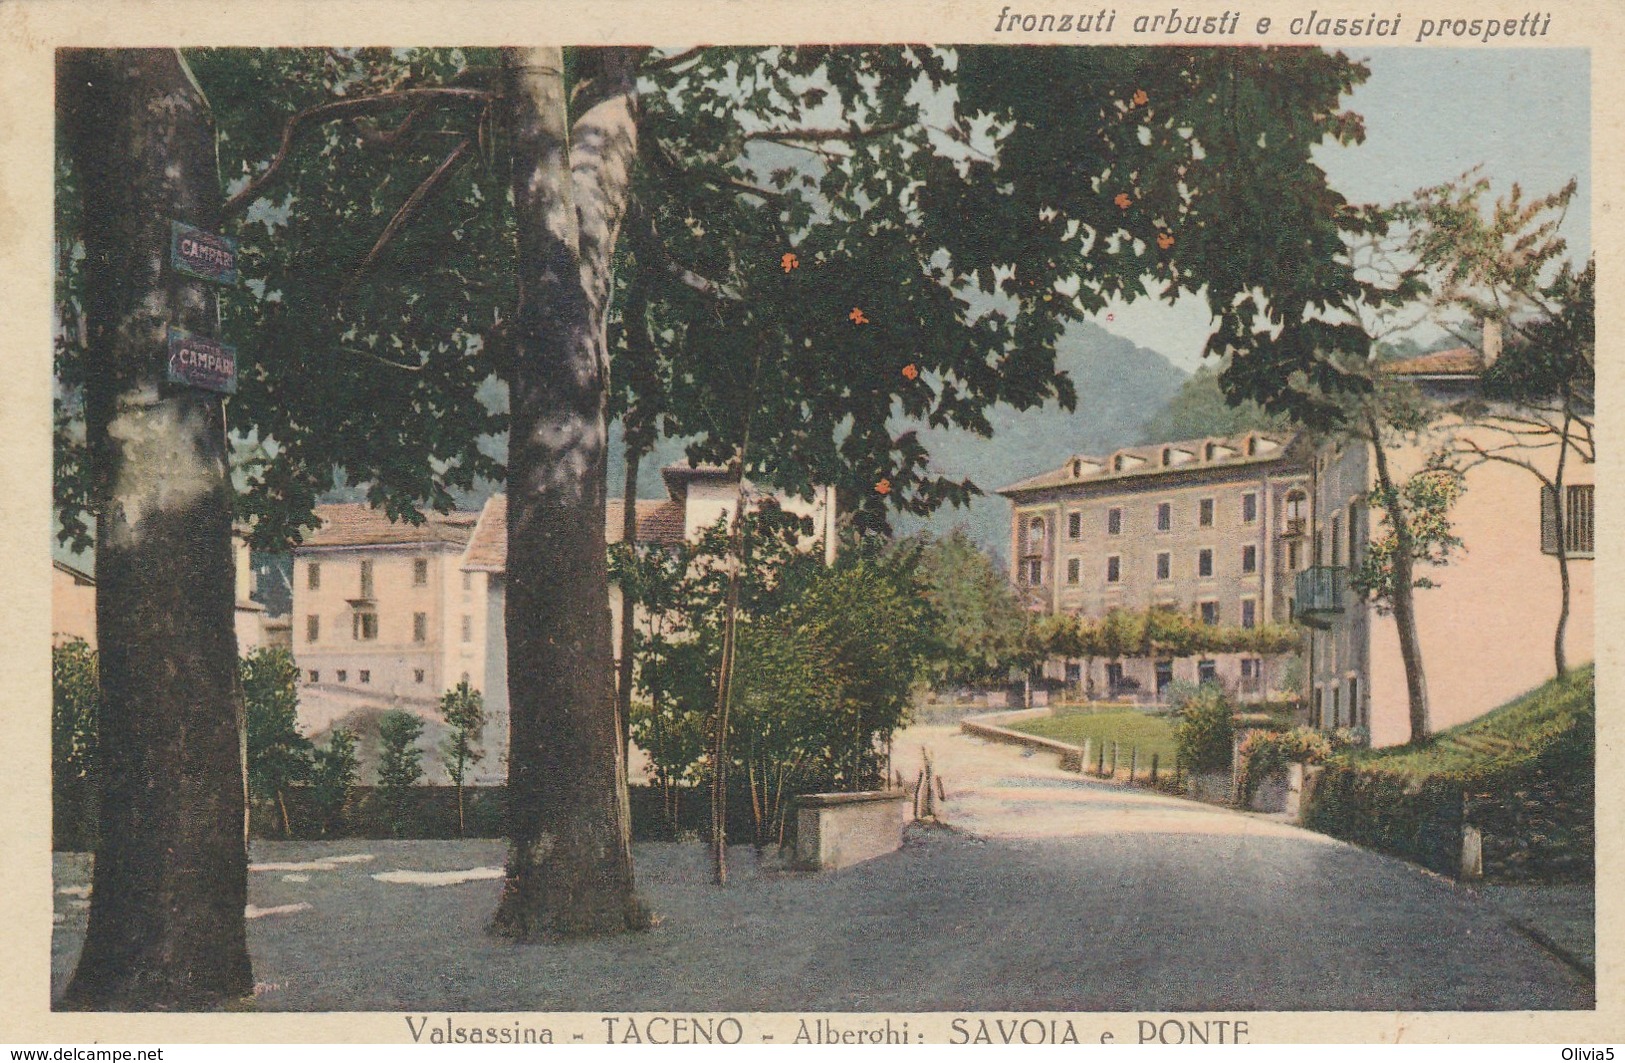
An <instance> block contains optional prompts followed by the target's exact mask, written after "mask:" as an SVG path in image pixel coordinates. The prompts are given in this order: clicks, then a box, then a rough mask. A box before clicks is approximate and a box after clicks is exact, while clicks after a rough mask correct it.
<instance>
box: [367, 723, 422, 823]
mask: <svg viewBox="0 0 1625 1063" xmlns="http://www.w3.org/2000/svg"><path fill="white" fill-rule="evenodd" d="M422 734H423V721H422V720H420V719H419V718H418V717H417V716H415V715H413V714H412V713H410V712H406V711H403V710H401V709H392V710H390V711H389V712H386V713H384V715H383V716H381V717H380V718H379V720H378V796H379V797H380V798H381V799H382V800H383V802H384V807H385V808H386V809H388V810H389V818H390V822H391V823H392V824H393V825H394V826H395V827H396V829H397V830H398V829H399V827H400V824H401V822H402V820H403V819H404V817H405V814H406V806H407V802H408V801H409V800H410V796H409V791H410V790H411V789H412V787H414V786H416V785H417V784H418V782H419V781H420V780H422V778H423V750H422V748H420V747H419V746H418V744H417V741H418V738H419V737H420V736H421V735H422Z"/></svg>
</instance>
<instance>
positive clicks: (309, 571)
mask: <svg viewBox="0 0 1625 1063" xmlns="http://www.w3.org/2000/svg"><path fill="white" fill-rule="evenodd" d="M305 589H306V590H312V591H319V590H321V589H322V566H321V565H319V564H317V563H316V562H315V561H312V562H311V563H310V564H309V565H306V566H305Z"/></svg>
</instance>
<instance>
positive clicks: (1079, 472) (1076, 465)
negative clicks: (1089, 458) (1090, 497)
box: [1072, 461, 1083, 480]
mask: <svg viewBox="0 0 1625 1063" xmlns="http://www.w3.org/2000/svg"><path fill="white" fill-rule="evenodd" d="M1082 476H1083V462H1081V461H1073V462H1072V478H1073V479H1074V480H1077V479H1080V478H1082Z"/></svg>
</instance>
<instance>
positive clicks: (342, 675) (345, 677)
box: [339, 668, 350, 683]
mask: <svg viewBox="0 0 1625 1063" xmlns="http://www.w3.org/2000/svg"><path fill="white" fill-rule="evenodd" d="M349 681H350V673H349V672H346V671H345V670H344V669H342V668H340V669H339V682H341V683H348V682H349Z"/></svg>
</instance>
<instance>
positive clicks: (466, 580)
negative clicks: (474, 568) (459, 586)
mask: <svg viewBox="0 0 1625 1063" xmlns="http://www.w3.org/2000/svg"><path fill="white" fill-rule="evenodd" d="M473 589H474V573H472V572H464V573H463V590H465V591H471V590H473Z"/></svg>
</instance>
